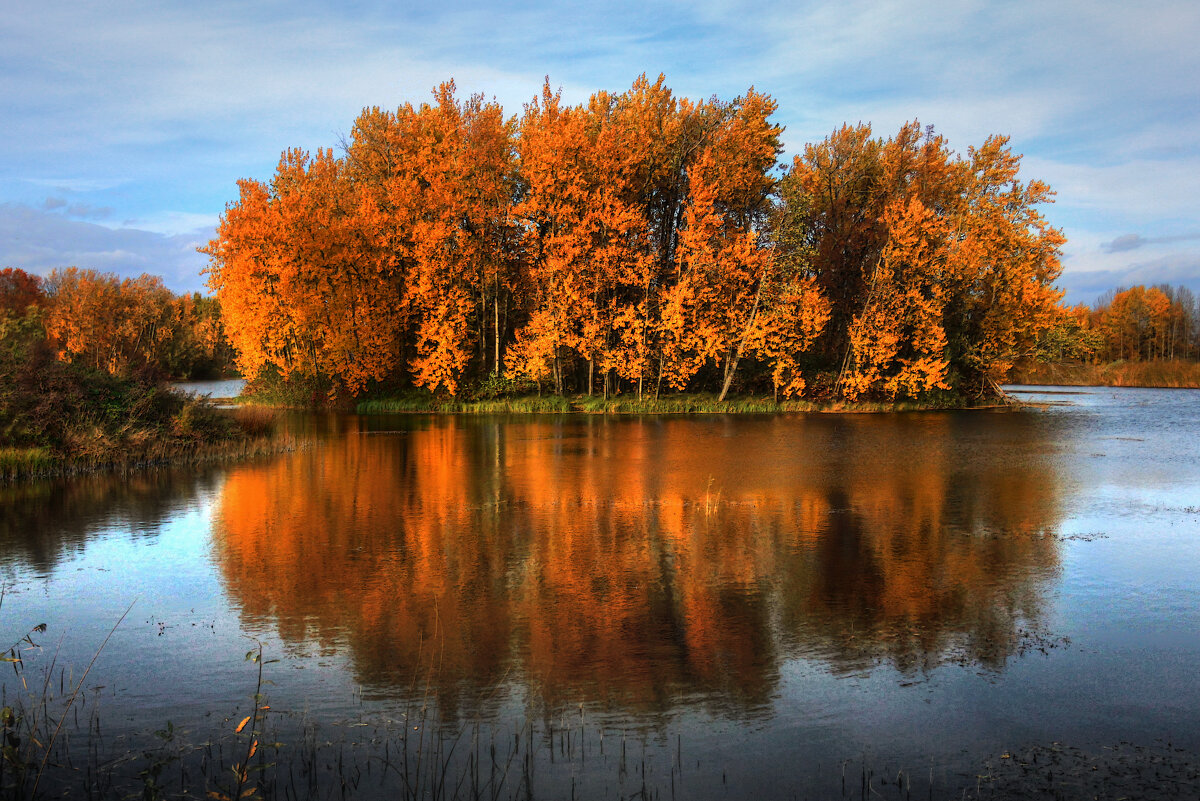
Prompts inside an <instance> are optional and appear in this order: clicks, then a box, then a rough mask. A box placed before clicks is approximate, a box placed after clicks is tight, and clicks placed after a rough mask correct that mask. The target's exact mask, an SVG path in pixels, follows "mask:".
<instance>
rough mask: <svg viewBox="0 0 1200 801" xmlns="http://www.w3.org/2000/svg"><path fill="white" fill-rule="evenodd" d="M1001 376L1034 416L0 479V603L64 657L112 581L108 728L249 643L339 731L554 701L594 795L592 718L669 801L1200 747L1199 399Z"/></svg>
mask: <svg viewBox="0 0 1200 801" xmlns="http://www.w3.org/2000/svg"><path fill="white" fill-rule="evenodd" d="M1024 389H1025V390H1027V392H1026V393H1025V394H1023V395H1022V397H1023V398H1025V399H1028V400H1032V401H1038V402H1044V403H1045V405H1043V406H1041V407H1040V408H1038V409H1036V410H1033V411H1028V412H1021V413H987V412H974V413H959V412H945V413H943V412H937V413H933V412H930V413H910V414H894V415H883V414H880V415H801V414H797V415H777V416H768V415H764V416H754V415H748V416H736V417H735V416H718V415H704V416H657V417H655V416H646V417H637V416H630V417H602V416H585V415H562V416H524V417H523V416H504V417H466V416H461V417H439V416H434V415H395V416H354V415H307V416H298V417H296V418H294V419H292V420H291V421H290V424H291V426H292V427H293V428H294V429H295V430H296V431H297V432H298V433H301V434H302V435H303V436H304V437H306V438H307V440H308V441H310V442H312V445H311V446H309V447H306V448H302V449H300V450H298V451H296V452H294V453H291V454H285V455H283V456H280V457H276V458H271V459H264V460H260V461H256V462H253V463H249V464H243V465H238V466H235V467H229V468H224V467H222V468H209V469H204V470H199V471H196V470H189V471H160V472H154V473H147V474H143V475H139V476H135V477H132V478H121V479H118V478H113V477H91V478H87V479H81V480H76V481H71V482H59V483H54V484H43V485H34V486H22V487H13V488H7V489H4V490H2V492H3V496H2V497H3V501H2V503H3V510H4V513H3V523H2V524H0V564H2V565H3V575H4V581H5V584H6V587H7V590H6V596H5V599H4V606H3V614H2V615H0V625H2V626H3V631H4V632H5V634H4V636H6V637H8V640H6V641H5V642H9V641H16V640H17V639H18V638H19V637H20V635H21V634H22V633H24V631H25V630H26V629H27V628H28V627H29V626H30V625H32V624H33V623H37V622H42V621H43V620H44V621H45V622H47V623H48V624H50V630H49V631H48V632H47V635H45V636H46V638H48V639H47V640H46V642H44V643H43V652H45V651H47V650H48V649H47V647H46V643H53V644H54V647H55V648H58V649H59V653H58V655H57V657H56V658H57V659H58V660H59V664H70V665H77V666H78V665H85V664H86V663H87V661H88V659H90V658H91V653H92V651H93V650H94V648H95V647H96V645H97V644H98V643H99V641H100V640H101V639H103V636H104V634H105V633H106V632H107V630H108V629H109V628H110V627H111V626H112V625H113V623H114V622H115V620H116V619H117V618H118V617H119V616H120V614H121V613H122V611H124V609H125V608H126V607H128V606H129V604H130V603H131V602H132V603H134V607H133V611H132V612H131V614H130V617H129V618H128V619H127V620H126V621H125V622H124V623H123V624H122V625H121V627H120V628H118V630H117V632H116V634H115V635H114V637H113V642H112V643H110V645H109V646H108V647H107V648H106V650H105V653H104V654H103V655H102V657H101V659H100V660H99V661H98V663H97V666H96V668H95V669H94V671H93V674H92V676H90V677H89V684H92V685H93V686H95V687H102V688H103V689H100V690H96V692H97V693H100V694H101V695H102V696H103V697H104V703H105V705H106V707H105V708H106V709H108V710H110V711H111V714H112V720H111V723H109V725H110V727H112V728H114V729H116V730H118V731H121V730H124V731H128V732H129V733H130V734H129V736H130V737H131V738H133V737H135V733H136V732H138V731H146V730H150V729H152V728H156V727H160V726H162V725H163V723H164V721H165V720H168V719H170V720H172V721H173V722H174V723H175V724H176V725H183V726H185V727H192V729H193V730H194V731H197V732H200V731H202V730H203V729H204V727H205V726H206V725H211V721H212V720H213V719H214V715H215V716H217V717H220V716H225V717H231V716H234V715H236V714H237V713H236V710H238V709H241V708H244V706H245V703H246V698H247V697H248V695H250V694H251V693H253V690H254V676H253V673H252V671H251V670H249V669H248V668H247V665H246V664H245V663H244V662H243V661H242V655H243V654H244V653H245V651H246V650H247V649H248V648H250V647H257V646H256V645H255V644H256V643H261V644H262V646H263V648H264V651H265V652H266V653H267V654H268V655H269V656H272V657H275V658H278V659H279V660H280V661H279V662H277V663H274V664H272V665H271V666H270V668H269V673H270V679H271V681H272V682H273V684H272V685H271V687H270V690H269V694H270V698H271V703H272V707H273V708H274V709H276V710H280V711H288V712H296V713H298V714H299V713H303V715H304V716H305V720H306V721H309V722H315V723H317V724H318V725H321V726H324V727H325V729H326V730H335V731H342V732H344V733H348V734H347V736H353V734H354V731H353V726H355V725H356V723H357V722H360V721H362V720H368V719H371V720H376V719H385V720H403V719H404V718H403V716H404V715H405V714H408V713H410V712H411V710H412V709H413V708H414V705H421V706H424V707H426V708H428V709H431V710H433V712H432V714H433V716H434V717H436V719H437V720H439V721H440V722H441V723H442V724H444V725H445V726H447V727H451V728H452V727H454V726H462V725H476V724H481V725H486V726H492V727H497V728H501V729H502V728H503V727H506V726H508V727H512V726H519V725H521V724H520V723H519V722H520V721H539V722H540V725H541V727H542V728H541V729H539V731H540V732H541V733H542V736H552V735H547V733H546V726H547V725H549V724H553V722H554V721H558V725H559V728H560V729H561V728H562V727H563V726H566V725H567V723H566V721H568V720H570V721H573V723H571V724H570V725H571V726H575V727H577V728H578V730H579V731H580V732H582V734H583V736H584V738H585V745H584V749H585V750H586V749H589V748H590V749H592V750H591V751H590V753H592V754H593V758H592V760H591V761H590V762H588V763H586V764H580V763H579V762H578V760H576V761H575V762H570V761H569V760H568V763H569V765H568V766H567V767H564V766H563V765H562V764H558V763H556V764H555V765H553V766H551V765H549V764H546V765H543V767H542V770H541V775H542V776H543V779H540V780H539V781H544V782H545V784H544V785H539V787H540V786H545V787H547V788H549V789H550V791H551V792H552V791H553V790H554V788H562V787H565V786H566V785H565V784H563V782H564V781H566V779H567V778H570V779H571V780H572V781H575V780H577V781H578V782H580V786H581V788H585V789H587V790H588V793H589V794H590V795H591V796H594V797H607V796H612V797H618V796H619V795H628V794H629V792H631V787H634V786H636V784H631V782H636V781H637V779H632V778H630V777H629V776H627V775H624V774H623V773H622V772H621V771H620V770H619V768H618V766H617V764H616V763H615V761H614V760H615V756H614V750H613V749H614V746H613V745H612V743H614V742H616V740H614V739H609V740H608V741H607V742H608V743H609V746H608V750H607V751H606V752H604V754H603V756H602V757H601V756H599V752H598V751H597V750H596V749H601V750H602V749H603V748H604V745H603V744H602V743H600V744H597V740H598V738H599V737H600V736H601V735H604V736H605V737H607V738H615V737H617V736H618V735H619V736H620V738H621V741H622V742H623V743H624V742H625V741H626V740H627V739H628V738H631V737H632V738H634V739H635V740H636V742H638V743H639V746H638V747H639V748H640V749H641V753H642V754H644V756H642V757H641V759H642V760H643V763H642V770H643V771H644V772H645V771H648V772H649V775H650V778H651V779H652V781H653V782H656V783H657V785H658V786H659V787H660V788H661V787H665V786H666V784H667V782H668V781H670V782H672V785H671V786H672V787H674V784H673V782H675V781H676V780H678V781H679V782H685V783H686V786H687V795H688V797H730V796H731V795H732V796H736V795H745V794H749V793H754V792H761V793H766V794H769V795H781V794H787V793H790V792H796V793H801V794H803V793H806V792H818V793H820V792H824V791H825V790H828V789H829V788H830V787H831V786H834V785H832V784H831V783H832V782H834V781H835V779H836V777H837V773H838V769H839V768H838V766H839V765H844V764H845V762H846V761H847V760H849V759H859V760H864V761H865V762H868V763H871V764H878V765H884V764H886V765H890V766H903V767H906V768H908V769H909V770H910V771H912V770H918V769H919V771H921V772H922V774H923V773H924V772H929V773H930V775H934V774H936V776H937V780H936V783H937V786H938V787H939V788H943V787H949V786H950V784H952V783H953V781H954V780H955V777H960V776H970V775H972V774H971V771H972V770H973V766H974V765H976V764H977V763H978V761H979V760H980V759H983V758H986V757H988V756H989V755H994V754H999V753H1001V752H1003V751H1005V750H1007V749H1014V748H1018V747H1021V746H1022V745H1025V744H1029V743H1048V742H1053V741H1059V742H1069V743H1072V744H1076V745H1080V746H1085V747H1100V746H1103V745H1108V744H1115V743H1116V742H1118V741H1122V740H1133V741H1135V742H1151V741H1153V740H1155V739H1157V738H1164V739H1170V740H1171V741H1172V742H1173V743H1174V744H1176V745H1182V746H1184V747H1187V748H1190V749H1193V750H1195V749H1197V748H1200V725H1198V724H1197V723H1196V721H1195V714H1194V710H1195V709H1197V708H1200V683H1198V682H1196V681H1195V679H1194V675H1195V664H1196V658H1197V656H1198V655H1200V638H1197V636H1196V632H1197V631H1200V579H1198V578H1197V576H1198V575H1200V572H1198V570H1197V568H1200V539H1198V535H1200V454H1198V451H1197V446H1196V445H1195V443H1196V442H1198V441H1200V393H1198V392H1194V391H1186V390H1128V389H1119V390H1113V389H1085V390H1072V391H1070V394H1054V393H1045V392H1044V390H1034V389H1033V388H1024ZM60 637H61V645H59V644H58V642H59V640H58V638H60ZM37 658H39V656H38V655H37V654H33V655H31V656H30V660H31V663H30V664H31V666H32V665H36V659H37ZM40 658H43V659H45V658H48V655H47V654H45V653H43V654H42V655H41V657H40ZM31 669H32V667H31ZM514 721H517V722H518V723H514ZM106 722H108V721H106ZM339 727H341V728H340V729H339ZM587 738H590V739H587ZM588 742H590V743H591V745H587V743H588ZM553 747H554V746H553V745H551V747H550V751H551V752H553ZM539 759H542V760H543V761H544V762H547V763H548V760H549V757H548V756H547V755H546V754H545V753H544V752H542V753H541V756H540V757H539Z"/></svg>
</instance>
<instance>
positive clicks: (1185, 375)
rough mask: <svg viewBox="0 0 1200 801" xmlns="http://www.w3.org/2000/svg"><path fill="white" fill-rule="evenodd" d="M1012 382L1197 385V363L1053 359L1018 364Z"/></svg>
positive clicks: (1199, 384)
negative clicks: (1054, 360)
mask: <svg viewBox="0 0 1200 801" xmlns="http://www.w3.org/2000/svg"><path fill="white" fill-rule="evenodd" d="M1008 381H1009V383H1012V384H1038V385H1057V386H1068V387H1162V388H1169V389H1198V388H1200V362H1194V361H1184V360H1182V359H1174V360H1162V361H1151V362H1109V363H1107V364H1081V363H1075V362H1054V363H1044V364H1028V365H1018V366H1017V367H1015V368H1013V371H1012V373H1011V374H1010V375H1009V378H1008Z"/></svg>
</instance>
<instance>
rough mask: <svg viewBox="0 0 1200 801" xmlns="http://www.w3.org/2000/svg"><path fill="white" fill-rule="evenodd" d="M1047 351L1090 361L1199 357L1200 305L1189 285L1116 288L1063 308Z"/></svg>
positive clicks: (1047, 340)
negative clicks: (1088, 301)
mask: <svg viewBox="0 0 1200 801" xmlns="http://www.w3.org/2000/svg"><path fill="white" fill-rule="evenodd" d="M1044 345H1045V349H1046V353H1045V355H1046V356H1047V357H1049V358H1052V359H1055V360H1062V359H1074V360H1079V361H1087V362H1092V363H1105V362H1116V361H1154V360H1173V359H1183V360H1192V359H1196V358H1197V357H1200V304H1198V303H1197V299H1196V295H1195V294H1194V293H1193V292H1192V291H1191V290H1190V289H1188V288H1187V287H1185V286H1179V287H1172V286H1168V285H1166V284H1160V285H1158V286H1152V287H1150V288H1149V289H1147V288H1146V287H1145V286H1141V285H1138V286H1135V287H1131V288H1129V289H1125V288H1120V289H1116V290H1113V291H1112V292H1109V293H1107V294H1105V295H1103V296H1102V297H1101V298H1099V300H1097V301H1096V304H1095V306H1093V307H1089V306H1086V305H1083V304H1081V305H1079V306H1075V307H1073V308H1071V309H1068V310H1067V314H1066V317H1065V318H1064V322H1063V324H1062V325H1061V326H1059V327H1058V328H1056V329H1054V330H1053V331H1051V332H1049V333H1048V334H1047V336H1046V337H1045V342H1044Z"/></svg>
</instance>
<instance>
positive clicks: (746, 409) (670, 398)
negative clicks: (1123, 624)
mask: <svg viewBox="0 0 1200 801" xmlns="http://www.w3.org/2000/svg"><path fill="white" fill-rule="evenodd" d="M1005 405H1007V404H1006V402H1005V401H1003V400H996V401H992V402H990V403H987V404H983V405H980V404H972V403H969V402H967V401H966V400H965V399H963V398H961V397H958V396H952V395H943V396H938V397H935V398H930V399H927V400H924V401H912V400H905V401H896V402H893V403H888V402H876V401H862V402H856V403H848V402H845V401H827V402H817V401H807V400H783V401H776V400H774V399H772V398H769V397H753V396H746V397H734V398H726V399H725V400H723V401H718V400H717V397H716V396H715V395H711V394H705V393H697V394H679V395H663V396H660V397H658V398H655V397H651V396H646V397H643V398H641V399H640V400H639V399H638V398H637V397H636V396H633V395H617V396H614V397H609V398H603V397H601V396H599V395H593V396H590V397H589V396H586V395H575V396H568V397H562V396H558V395H540V396H539V395H522V396H518V397H512V398H498V399H489V400H463V401H458V400H449V399H439V398H436V397H434V396H432V395H429V394H428V393H417V392H413V393H409V394H405V395H401V396H397V397H390V398H372V399H367V400H362V401H360V402H359V403H358V405H357V406H356V407H355V410H356V411H357V412H358V413H359V414H393V413H404V412H425V413H436V414H498V413H518V414H562V413H568V412H575V413H583V414H773V413H779V412H839V413H856V412H904V411H921V410H931V409H965V408H996V407H1003V406H1005Z"/></svg>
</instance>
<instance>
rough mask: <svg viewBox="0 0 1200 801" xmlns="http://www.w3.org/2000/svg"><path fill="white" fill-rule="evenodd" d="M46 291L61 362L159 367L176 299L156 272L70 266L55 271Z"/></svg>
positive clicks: (124, 369)
mask: <svg viewBox="0 0 1200 801" xmlns="http://www.w3.org/2000/svg"><path fill="white" fill-rule="evenodd" d="M45 289H46V295H47V297H48V299H49V304H48V305H49V309H48V311H47V314H46V318H45V324H46V334H47V336H48V337H49V339H50V342H51V344H52V345H53V347H54V348H55V350H56V352H57V354H58V356H59V358H61V359H62V360H63V361H68V362H83V363H84V364H86V365H88V366H90V367H93V368H95V369H98V370H106V371H108V372H110V373H114V374H126V375H127V374H130V373H133V372H135V371H137V370H140V369H146V368H159V367H160V366H161V364H162V362H163V356H162V353H163V349H164V348H165V347H166V346H167V345H168V343H169V342H170V340H171V337H172V334H173V327H172V312H173V309H172V305H173V302H174V299H175V298H174V295H172V293H171V291H170V290H168V289H167V288H166V287H164V286H163V283H162V279H161V278H159V277H158V276H151V275H142V276H140V277H138V278H126V279H121V278H119V277H118V276H116V275H114V274H112V273H99V272H96V271H95V270H80V269H78V268H75V267H68V268H66V269H64V270H54V271H52V272H51V273H50V275H49V277H48V278H47V279H46V281H45Z"/></svg>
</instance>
